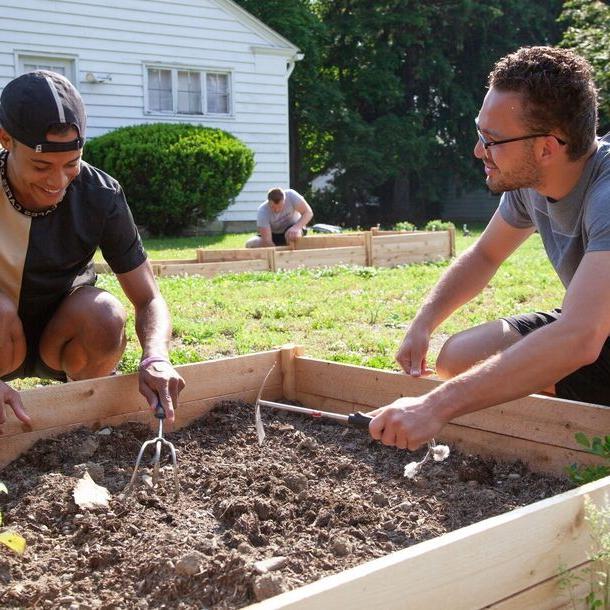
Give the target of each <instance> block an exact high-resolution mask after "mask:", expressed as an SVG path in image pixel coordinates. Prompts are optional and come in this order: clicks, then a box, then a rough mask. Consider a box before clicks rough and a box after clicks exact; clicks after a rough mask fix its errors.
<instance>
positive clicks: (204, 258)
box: [197, 248, 273, 263]
mask: <svg viewBox="0 0 610 610" xmlns="http://www.w3.org/2000/svg"><path fill="white" fill-rule="evenodd" d="M268 250H273V248H236V249H233V250H209V249H207V248H197V259H198V261H197V262H199V263H224V262H229V261H245V260H256V259H261V260H262V259H266V258H267V251H268Z"/></svg>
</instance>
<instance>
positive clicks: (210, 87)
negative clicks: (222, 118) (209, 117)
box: [206, 74, 230, 114]
mask: <svg viewBox="0 0 610 610" xmlns="http://www.w3.org/2000/svg"><path fill="white" fill-rule="evenodd" d="M206 80H207V93H208V95H207V101H208V112H210V113H214V114H229V101H230V100H229V75H228V74H206Z"/></svg>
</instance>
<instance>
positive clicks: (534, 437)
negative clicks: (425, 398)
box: [295, 357, 610, 463]
mask: <svg viewBox="0 0 610 610" xmlns="http://www.w3.org/2000/svg"><path fill="white" fill-rule="evenodd" d="M295 366H296V375H297V395H300V394H301V393H309V394H324V395H325V396H328V397H329V398H335V399H340V400H344V401H347V402H350V403H354V404H360V405H362V406H363V407H372V408H376V407H379V406H382V405H385V404H389V403H390V402H393V401H394V400H396V399H397V398H399V397H401V396H420V395H422V394H425V393H426V392H429V391H430V390H432V389H434V388H435V387H438V385H439V384H441V383H442V382H441V381H439V380H434V379H429V378H421V377H420V378H416V377H410V376H409V375H404V374H402V373H396V372H393V371H382V370H379V369H370V368H366V367H356V366H354V365H349V364H338V363H335V362H324V361H322V360H312V359H310V358H306V357H299V358H297V359H296V364H295ZM454 423H457V424H460V425H463V426H468V427H469V428H476V429H480V430H487V431H490V432H497V433H498V434H504V435H507V436H512V437H516V438H523V439H528V440H531V441H535V442H541V443H547V444H549V445H556V446H561V447H565V448H567V449H572V450H580V446H579V445H578V443H576V441H575V439H574V434H575V433H576V432H584V433H585V434H586V435H587V436H595V435H600V434H605V431H607V430H608V429H610V409H609V408H608V407H602V406H596V405H589V404H587V403H582V402H576V401H571V400H563V399H560V398H553V397H549V396H539V395H532V396H526V397H524V398H520V399H518V400H513V401H511V402H507V403H504V404H501V405H497V406H494V407H489V408H487V409H483V410H481V411H477V412H475V413H470V414H468V415H464V416H462V417H460V418H458V419H456V420H454ZM568 463H569V462H568Z"/></svg>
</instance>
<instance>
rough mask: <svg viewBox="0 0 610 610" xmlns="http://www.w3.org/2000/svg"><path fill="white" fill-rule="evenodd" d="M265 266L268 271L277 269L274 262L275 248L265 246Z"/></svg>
mask: <svg viewBox="0 0 610 610" xmlns="http://www.w3.org/2000/svg"><path fill="white" fill-rule="evenodd" d="M267 267H268V269H269V271H272V272H273V273H275V272H276V271H277V265H276V262H275V248H267Z"/></svg>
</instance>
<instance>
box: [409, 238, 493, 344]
mask: <svg viewBox="0 0 610 610" xmlns="http://www.w3.org/2000/svg"><path fill="white" fill-rule="evenodd" d="M497 269H498V266H497V265H495V264H493V263H491V262H489V261H487V260H486V259H485V258H484V257H482V256H480V255H479V254H478V253H477V251H476V246H473V247H471V248H469V249H468V250H466V251H465V252H464V253H463V254H461V255H460V257H459V258H457V259H456V260H455V261H454V262H453V264H452V265H451V266H450V267H449V269H447V271H446V272H445V273H444V274H443V276H442V277H441V279H440V280H439V282H438V283H437V284H436V286H435V287H434V288H433V289H432V290H431V291H430V293H429V294H428V296H427V297H426V299H425V301H424V303H423V304H422V306H421V307H420V309H419V311H418V312H417V315H416V316H415V318H414V320H413V324H412V326H413V325H416V326H419V327H421V328H424V329H425V330H426V331H427V332H429V333H431V332H432V331H433V330H434V329H435V328H436V327H437V326H439V325H440V324H441V323H442V322H443V321H444V320H445V319H446V318H448V317H449V316H450V315H451V314H452V313H453V312H454V311H455V310H456V309H458V308H459V307H461V306H462V305H463V304H464V303H467V302H468V301H470V299H472V298H474V297H475V296H476V295H477V294H479V293H480V292H481V291H482V290H483V288H485V286H487V283H488V282H489V280H490V279H491V278H492V277H493V276H494V274H495V272H496V271H497Z"/></svg>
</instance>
